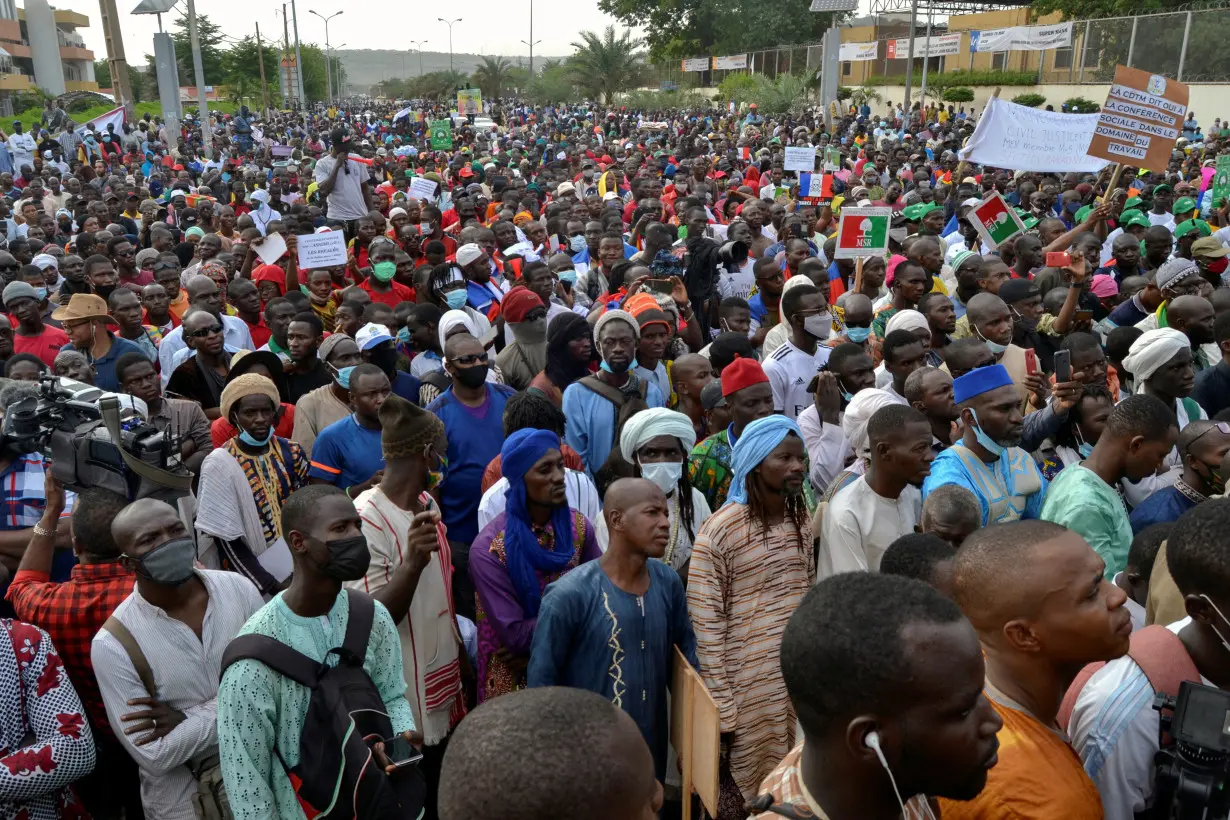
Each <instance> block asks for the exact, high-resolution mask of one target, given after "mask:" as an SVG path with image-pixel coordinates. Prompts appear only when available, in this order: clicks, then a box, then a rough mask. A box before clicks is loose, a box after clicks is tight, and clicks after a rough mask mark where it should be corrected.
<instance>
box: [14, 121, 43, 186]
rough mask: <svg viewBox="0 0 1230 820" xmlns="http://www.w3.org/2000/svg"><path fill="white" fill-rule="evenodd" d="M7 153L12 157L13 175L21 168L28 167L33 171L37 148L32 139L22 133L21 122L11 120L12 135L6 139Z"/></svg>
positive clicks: (19, 171)
mask: <svg viewBox="0 0 1230 820" xmlns="http://www.w3.org/2000/svg"><path fill="white" fill-rule="evenodd" d="M8 146H9V153H10V154H12V156H13V175H14V176H16V175H17V174H20V173H21V169H22V166H24V165H29V166H30V169H31V170H33V169H34V152H35V150H37V148H38V146H37V145H35V144H34V137H32V136H30V135H29V134H25V133H22V130H21V120H13V135H12V136H10V137H9V139H8Z"/></svg>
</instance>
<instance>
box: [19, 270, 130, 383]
mask: <svg viewBox="0 0 1230 820" xmlns="http://www.w3.org/2000/svg"><path fill="white" fill-rule="evenodd" d="M9 287H12V285H8V286H7V287H6V288H5V290H6V291H7V290H8V288H9ZM51 318H53V319H55V320H56V321H57V322H60V323H62V324H63V325H64V331H65V332H66V333H67V334H68V338H69V339H70V343H69V344H67V345H65V346H64V348H63V349H64V350H79V351H81V352H82V353H84V354H85V357H86V359H87V361H89V363H90V364H91V365H92V366H93V367H94V384H95V386H97V387H99V388H101V389H102V390H109V391H112V392H114V391H117V390H119V389H120V383H119V380H118V379H117V378H116V377H115V363H116V360H117V359H119V357H120V356H122V355H124V354H125V353H143V351H142V350H141V348H140V347H139V346H138V345H137V344H136V343H135V342H130V341H129V340H127V339H121V338H120V337H118V336H116V335H115V334H114V333H112V332H111V331H110V330H108V329H107V326H108V325H114V324H115V320H114V319H113V318H112V317H111V316H110V315H109V314H108V313H107V303H106V302H105V301H104V300H103V299H102V297H100V296H94V295H93V294H88V293H78V294H76V295H75V296H73V298H71V299H69V301H68V304H67V305H65V306H64V307H62V308H56V310H55V311H54V312H53V313H52V314H51Z"/></svg>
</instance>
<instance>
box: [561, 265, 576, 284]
mask: <svg viewBox="0 0 1230 820" xmlns="http://www.w3.org/2000/svg"><path fill="white" fill-rule="evenodd" d="M559 280H560V281H561V282H567V283H568V284H570V285H575V284H576V283H577V272H576V271H575V270H572V269H571V268H567V269H565V270H562V271H560V272H559Z"/></svg>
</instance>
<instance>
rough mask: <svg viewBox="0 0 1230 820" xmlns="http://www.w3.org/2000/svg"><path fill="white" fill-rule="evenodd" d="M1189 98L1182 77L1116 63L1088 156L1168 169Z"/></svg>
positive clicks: (1157, 169) (1150, 167) (1148, 167)
mask: <svg viewBox="0 0 1230 820" xmlns="http://www.w3.org/2000/svg"><path fill="white" fill-rule="evenodd" d="M1187 100H1188V94H1187V86H1186V85H1184V84H1183V83H1181V82H1178V81H1176V80H1171V79H1168V78H1166V77H1163V76H1162V75H1161V74H1150V73H1149V72H1148V71H1141V70H1140V69H1138V68H1128V67H1127V66H1122V65H1121V66H1116V68H1115V82H1114V85H1112V86H1111V87H1110V93H1109V94H1108V95H1107V97H1106V103H1105V104H1104V105H1103V106H1102V113H1101V114H1099V115H1098V123H1097V127H1096V128H1095V129H1094V132H1093V139H1092V140H1090V142H1089V151H1088V153H1089V156H1091V157H1101V158H1102V159H1106V160H1110V161H1111V162H1121V163H1124V164H1126V165H1132V166H1135V167H1138V168H1146V169H1148V170H1151V171H1162V170H1165V169H1166V166H1167V165H1168V164H1169V162H1170V152H1171V151H1173V150H1174V144H1175V140H1177V139H1178V138H1179V136H1180V134H1181V132H1182V127H1183V117H1184V116H1185V115H1186V114H1187ZM1011 167H1016V166H1011Z"/></svg>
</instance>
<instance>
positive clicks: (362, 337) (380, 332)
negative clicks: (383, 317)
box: [354, 322, 393, 350]
mask: <svg viewBox="0 0 1230 820" xmlns="http://www.w3.org/2000/svg"><path fill="white" fill-rule="evenodd" d="M354 340H355V343H356V344H358V345H359V350H371V349H372V348H373V347H375V346H376V345H378V344H380V343H381V342H391V341H393V334H392V333H390V332H389V329H388V328H387V327H385V326H384V325H378V324H376V323H375V322H368V323H367V324H365V325H363V327H361V328H359V332H358V333H356V334H355V335H354Z"/></svg>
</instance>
